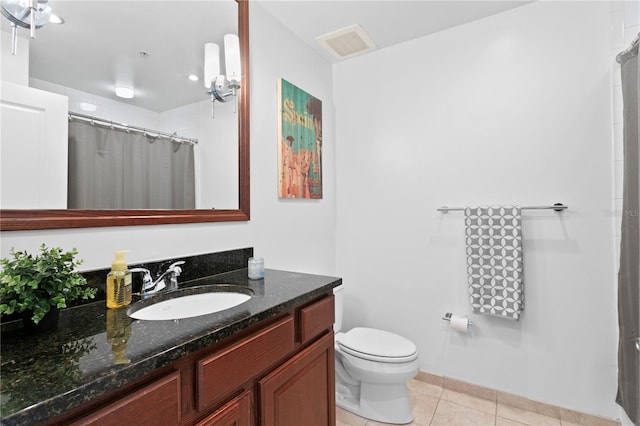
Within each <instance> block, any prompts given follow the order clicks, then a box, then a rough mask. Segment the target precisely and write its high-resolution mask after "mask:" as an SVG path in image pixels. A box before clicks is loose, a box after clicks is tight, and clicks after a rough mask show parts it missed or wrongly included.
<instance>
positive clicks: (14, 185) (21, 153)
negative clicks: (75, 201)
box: [0, 81, 68, 209]
mask: <svg viewBox="0 0 640 426" xmlns="http://www.w3.org/2000/svg"><path fill="white" fill-rule="evenodd" d="M1 84H2V85H1V86H0V122H1V124H0V166H1V167H0V207H1V208H3V209H66V208H67V161H68V159H67V151H68V148H67V146H68V141H67V134H68V115H67V114H68V98H67V97H66V96H62V95H58V94H55V93H50V92H45V91H43V90H38V89H34V88H32V87H27V86H22V85H18V84H14V83H9V82H6V81H3V82H2V83H1Z"/></svg>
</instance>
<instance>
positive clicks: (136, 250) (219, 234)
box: [0, 3, 335, 275]
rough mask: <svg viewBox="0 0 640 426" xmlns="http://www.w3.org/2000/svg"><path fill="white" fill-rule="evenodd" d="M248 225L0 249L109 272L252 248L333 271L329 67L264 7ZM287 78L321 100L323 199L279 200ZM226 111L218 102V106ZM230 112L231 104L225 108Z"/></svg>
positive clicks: (138, 230)
mask: <svg viewBox="0 0 640 426" xmlns="http://www.w3.org/2000/svg"><path fill="white" fill-rule="evenodd" d="M250 20H251V32H250V37H251V61H252V63H251V71H252V74H251V91H252V92H251V102H252V105H251V112H252V113H251V221H250V222H246V223H245V222H238V223H222V224H193V225H159V226H146V227H116V228H101V229H100V228H95V229H79V230H50V231H38V232H27V231H24V232H23V231H13V232H3V233H2V234H1V236H0V237H1V241H0V244H1V252H0V254H1V255H2V256H3V257H4V256H7V255H8V253H9V250H10V248H11V247H15V248H16V249H19V250H23V249H27V250H33V251H35V250H37V248H38V246H39V245H40V244H41V243H43V242H44V243H46V244H48V245H56V246H58V245H59V246H62V247H64V248H71V247H77V248H78V250H79V252H80V257H81V258H83V259H84V260H85V263H84V265H83V268H84V269H95V268H102V267H107V266H109V265H110V263H111V259H112V257H113V254H112V251H113V250H115V249H121V248H126V249H130V250H131V252H130V253H129V254H128V255H127V258H128V260H129V261H130V262H139V261H145V260H153V259H159V258H166V257H179V256H184V255H189V254H197V253H205V252H212V251H219V250H227V249H233V248H239V247H249V246H253V247H255V249H256V254H257V255H261V256H264V257H265V266H266V267H267V268H279V269H286V270H296V271H304V272H310V273H319V274H327V275H332V274H335V264H334V255H333V250H334V247H335V237H334V230H335V182H334V175H335V158H334V155H335V151H334V148H333V147H334V136H333V135H334V124H333V116H334V113H333V109H332V105H333V100H332V74H331V66H330V65H329V64H328V63H326V62H325V61H324V59H322V58H321V57H320V56H319V55H318V54H316V53H313V52H312V51H311V49H309V48H308V47H307V46H306V45H304V44H303V43H302V42H300V41H299V40H297V39H296V38H295V37H293V36H292V35H291V34H290V33H289V32H288V31H287V30H285V29H284V28H283V27H282V26H281V24H279V23H278V22H277V21H276V20H274V19H273V18H272V17H271V15H269V14H267V13H266V12H265V11H264V9H262V8H261V7H260V6H259V5H257V4H254V3H252V4H251V12H250ZM280 77H284V78H287V79H288V80H289V81H291V82H294V83H296V84H298V85H299V86H300V87H301V88H303V89H305V90H307V91H308V92H310V93H312V94H313V95H314V96H317V97H318V98H320V99H321V100H323V108H325V110H324V113H325V114H324V117H325V119H324V126H325V127H324V129H325V132H324V135H325V138H324V141H325V142H324V144H323V145H324V159H325V162H324V165H325V170H324V176H325V181H324V185H325V186H324V189H325V190H324V194H325V198H324V199H323V200H317V201H301V200H296V201H291V200H279V199H278V198H277V188H276V185H277V173H276V169H277V163H278V157H277V127H276V117H277V116H276V81H277V79H278V78H280ZM217 107H218V108H219V109H220V108H222V107H221V106H220V105H218V106H217ZM224 107H225V108H226V107H230V105H227V106H224Z"/></svg>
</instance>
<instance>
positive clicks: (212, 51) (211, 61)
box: [204, 43, 220, 89]
mask: <svg viewBox="0 0 640 426" xmlns="http://www.w3.org/2000/svg"><path fill="white" fill-rule="evenodd" d="M219 75H220V46H218V45H217V44H215V43H206V44H205V45H204V86H205V87H206V88H207V89H210V88H211V81H212V80H213V79H215V78H216V77H217V76H219Z"/></svg>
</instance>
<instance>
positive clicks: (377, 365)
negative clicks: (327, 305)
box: [333, 285, 419, 424]
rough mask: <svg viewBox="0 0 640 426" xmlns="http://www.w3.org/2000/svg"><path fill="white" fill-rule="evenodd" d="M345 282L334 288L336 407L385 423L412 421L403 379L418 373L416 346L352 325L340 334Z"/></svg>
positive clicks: (392, 336)
mask: <svg viewBox="0 0 640 426" xmlns="http://www.w3.org/2000/svg"><path fill="white" fill-rule="evenodd" d="M342 291H343V286H342V285H341V286H338V287H336V288H334V290H333V292H334V295H335V312H336V319H335V321H336V322H335V325H334V330H335V333H336V334H335V353H336V405H337V406H338V407H340V408H343V409H345V410H347V411H350V412H352V413H354V414H357V415H359V416H361V417H365V418H368V419H371V420H375V421H378V422H384V423H396V424H405V423H410V422H411V421H413V414H412V413H411V402H410V400H409V393H408V392H407V380H409V379H411V378H413V377H415V376H416V374H418V370H419V363H418V349H417V348H416V345H415V344H414V343H413V342H411V341H410V340H408V339H405V338H404V337H402V336H398V335H397V334H393V333H389V332H388V331H382V330H376V329H374V328H364V327H356V328H353V329H351V330H349V331H347V332H345V333H341V332H340V329H341V327H342V309H343V307H344V295H343V294H342Z"/></svg>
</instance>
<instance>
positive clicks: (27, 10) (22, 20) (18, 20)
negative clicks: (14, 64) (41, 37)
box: [0, 0, 51, 55]
mask: <svg viewBox="0 0 640 426" xmlns="http://www.w3.org/2000/svg"><path fill="white" fill-rule="evenodd" d="M0 5H1V6H2V7H1V8H0V9H1V12H2V15H4V17H5V18H7V19H8V20H9V21H10V22H11V54H12V55H15V54H16V52H17V50H18V27H22V28H28V29H29V30H30V35H31V38H36V29H38V28H42V27H43V26H44V25H45V24H46V23H47V22H49V17H50V16H51V6H49V0H27V1H25V0H1V1H0Z"/></svg>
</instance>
